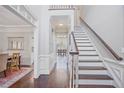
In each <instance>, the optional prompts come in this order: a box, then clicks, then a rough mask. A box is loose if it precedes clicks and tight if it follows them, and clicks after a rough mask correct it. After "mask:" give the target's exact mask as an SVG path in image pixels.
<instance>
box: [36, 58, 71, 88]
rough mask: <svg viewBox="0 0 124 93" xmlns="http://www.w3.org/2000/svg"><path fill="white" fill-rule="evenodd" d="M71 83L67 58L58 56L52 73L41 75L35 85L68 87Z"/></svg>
mask: <svg viewBox="0 0 124 93" xmlns="http://www.w3.org/2000/svg"><path fill="white" fill-rule="evenodd" d="M68 83H69V79H68V71H67V58H66V57H57V63H56V66H55V68H54V70H53V71H52V72H51V74H50V75H49V76H48V75H41V76H40V77H39V78H38V79H37V80H36V81H35V86H36V87H41V88H67V87H68Z"/></svg>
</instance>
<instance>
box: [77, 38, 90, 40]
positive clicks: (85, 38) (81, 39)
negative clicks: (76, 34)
mask: <svg viewBox="0 0 124 93" xmlns="http://www.w3.org/2000/svg"><path fill="white" fill-rule="evenodd" d="M76 40H89V39H88V38H84V39H83V38H81V39H80V38H79V39H78V38H77V39H76Z"/></svg>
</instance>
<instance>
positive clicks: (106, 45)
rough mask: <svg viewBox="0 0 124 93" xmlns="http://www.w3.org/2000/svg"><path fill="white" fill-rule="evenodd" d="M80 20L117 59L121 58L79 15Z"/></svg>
mask: <svg viewBox="0 0 124 93" xmlns="http://www.w3.org/2000/svg"><path fill="white" fill-rule="evenodd" d="M80 20H81V21H82V22H83V23H84V24H85V25H86V26H87V27H88V28H89V29H90V30H91V31H92V32H93V34H95V35H96V37H97V38H98V39H99V40H100V41H101V42H102V43H103V45H104V46H105V47H106V48H107V49H108V50H109V51H110V52H111V54H112V55H113V56H114V57H115V58H116V59H117V60H119V61H121V60H123V58H122V57H120V56H119V55H118V54H117V53H116V52H115V51H114V50H113V49H112V48H111V47H110V46H109V45H108V44H107V43H106V42H105V41H104V40H103V39H102V38H101V37H100V36H99V35H98V34H97V33H96V32H95V31H94V30H93V29H92V28H91V27H90V26H89V25H88V24H87V23H86V22H85V21H84V20H83V19H82V18H81V17H80Z"/></svg>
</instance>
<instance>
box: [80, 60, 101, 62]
mask: <svg viewBox="0 0 124 93" xmlns="http://www.w3.org/2000/svg"><path fill="white" fill-rule="evenodd" d="M79 62H102V60H79Z"/></svg>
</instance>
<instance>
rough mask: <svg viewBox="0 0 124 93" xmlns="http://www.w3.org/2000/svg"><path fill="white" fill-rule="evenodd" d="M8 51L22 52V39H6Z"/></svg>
mask: <svg viewBox="0 0 124 93" xmlns="http://www.w3.org/2000/svg"><path fill="white" fill-rule="evenodd" d="M8 49H9V50H23V49H24V37H8Z"/></svg>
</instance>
